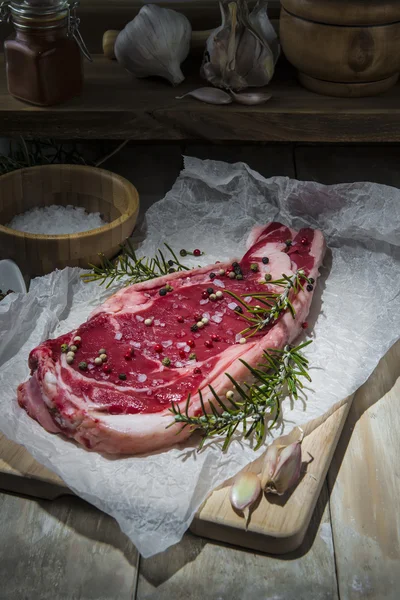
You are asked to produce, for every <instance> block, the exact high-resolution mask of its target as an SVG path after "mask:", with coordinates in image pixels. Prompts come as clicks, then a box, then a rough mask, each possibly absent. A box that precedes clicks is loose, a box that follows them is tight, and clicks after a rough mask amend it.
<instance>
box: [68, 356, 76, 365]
mask: <svg viewBox="0 0 400 600" xmlns="http://www.w3.org/2000/svg"><path fill="white" fill-rule="evenodd" d="M66 360H67V364H68V365H72V363H73V362H74V357H73V356H68V355H67V358H66Z"/></svg>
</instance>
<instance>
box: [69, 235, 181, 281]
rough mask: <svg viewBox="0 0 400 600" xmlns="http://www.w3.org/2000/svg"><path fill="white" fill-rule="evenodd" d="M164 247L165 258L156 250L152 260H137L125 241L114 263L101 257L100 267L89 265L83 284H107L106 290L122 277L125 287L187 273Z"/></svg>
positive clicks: (133, 251)
mask: <svg viewBox="0 0 400 600" xmlns="http://www.w3.org/2000/svg"><path fill="white" fill-rule="evenodd" d="M164 246H165V247H166V249H167V251H168V253H169V254H168V256H167V257H165V256H164V253H163V252H162V251H161V250H158V251H157V253H156V255H155V256H154V257H153V258H145V257H142V258H138V257H137V256H136V252H135V250H134V248H133V246H132V243H131V241H130V240H127V241H126V244H125V246H122V247H121V250H122V251H121V254H120V255H119V256H118V257H117V258H116V259H115V260H114V261H111V260H109V259H108V258H106V257H105V256H104V255H102V256H101V265H100V266H97V267H96V266H95V265H89V267H91V269H92V271H91V272H90V273H84V274H83V275H82V276H81V277H82V279H83V280H84V281H85V283H88V282H90V281H99V282H100V285H103V284H104V283H107V285H106V288H109V287H110V286H111V285H112V284H113V283H114V281H119V280H120V279H122V278H124V277H127V280H126V282H125V283H126V285H131V284H133V283H139V282H141V281H148V280H149V279H154V278H155V277H161V276H162V275H167V274H168V273H174V272H175V271H189V267H186V266H185V265H183V264H182V263H181V262H180V260H179V258H178V257H177V255H176V253H175V252H174V251H173V250H172V248H171V247H170V246H168V244H164ZM164 252H165V251H164Z"/></svg>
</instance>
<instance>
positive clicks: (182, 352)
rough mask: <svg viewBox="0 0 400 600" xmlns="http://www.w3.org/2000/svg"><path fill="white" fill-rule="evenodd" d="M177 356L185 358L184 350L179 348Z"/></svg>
mask: <svg viewBox="0 0 400 600" xmlns="http://www.w3.org/2000/svg"><path fill="white" fill-rule="evenodd" d="M179 356H180V357H181V358H186V352H185V351H184V350H179Z"/></svg>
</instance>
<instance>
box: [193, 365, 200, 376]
mask: <svg viewBox="0 0 400 600" xmlns="http://www.w3.org/2000/svg"><path fill="white" fill-rule="evenodd" d="M193 373H194V374H195V375H200V374H201V369H200V367H196V368H195V369H193Z"/></svg>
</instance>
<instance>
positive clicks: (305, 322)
mask: <svg viewBox="0 0 400 600" xmlns="http://www.w3.org/2000/svg"><path fill="white" fill-rule="evenodd" d="M301 326H302V328H303V329H307V327H308V323H307V321H304V323H302V324H301Z"/></svg>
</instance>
